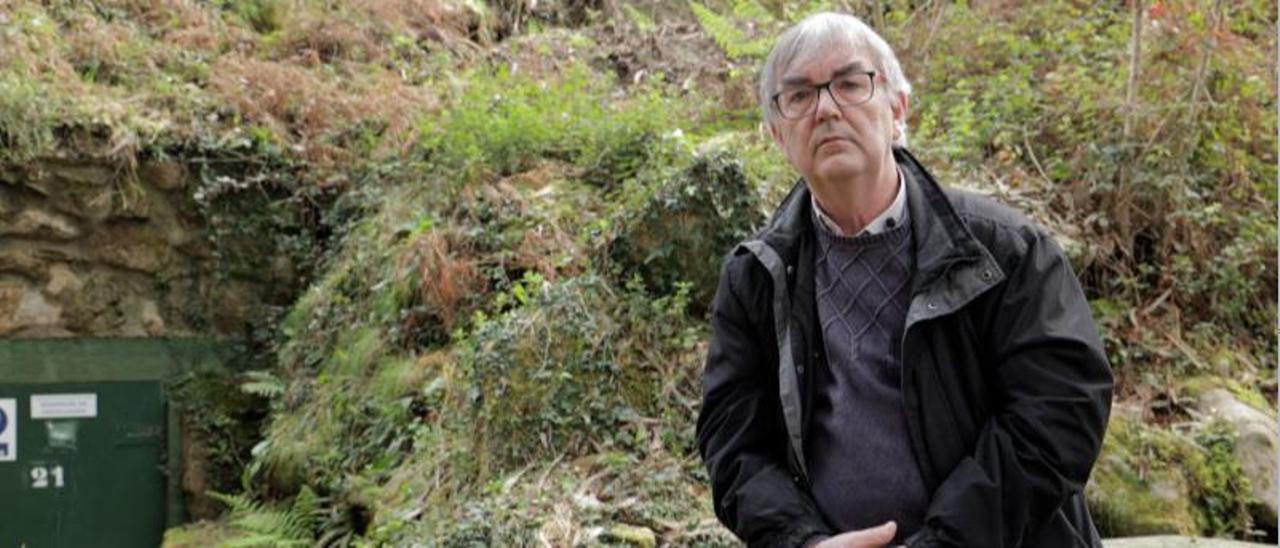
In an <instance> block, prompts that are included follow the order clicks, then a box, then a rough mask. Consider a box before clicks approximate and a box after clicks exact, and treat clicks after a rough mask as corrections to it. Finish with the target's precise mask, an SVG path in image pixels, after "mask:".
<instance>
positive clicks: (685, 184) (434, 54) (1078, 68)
mask: <svg viewBox="0 0 1280 548" xmlns="http://www.w3.org/2000/svg"><path fill="white" fill-rule="evenodd" d="M7 7H8V9H7V10H5V11H3V12H2V13H0V27H2V31H0V40H2V42H0V46H3V47H0V162H4V163H6V164H8V165H15V164H20V163H22V162H26V161H30V160H32V159H35V158H44V157H50V156H57V155H72V156H77V155H78V156H87V157H95V158H107V159H111V160H113V161H116V162H118V163H119V165H120V166H122V169H123V170H124V171H125V172H129V170H130V169H131V166H135V165H136V164H137V162H139V161H141V160H146V159H149V158H157V157H168V158H172V159H176V160H178V161H182V162H185V163H187V164H188V165H190V166H192V168H193V170H194V171H195V172H196V173H198V174H199V175H200V176H201V179H202V180H203V183H202V185H201V187H200V188H198V189H197V190H196V192H195V196H194V198H195V199H196V200H197V201H199V202H200V203H201V204H203V207H204V211H206V214H207V215H208V220H209V226H210V230H211V231H212V233H213V235H214V239H215V240H218V241H232V240H233V238H232V236H233V235H235V234H240V235H243V234H261V235H263V236H264V237H263V238H261V239H260V241H259V243H260V245H261V246H263V247H261V248H253V249H232V248H228V249H226V250H225V252H226V254H227V259H226V260H228V261H238V260H243V261H245V263H244V268H253V267H254V266H253V265H254V264H255V263H254V262H253V258H254V257H261V256H264V255H268V254H276V253H283V254H287V255H288V256H289V257H291V258H292V259H293V260H294V261H295V262H296V264H298V266H299V272H300V275H299V280H300V285H299V286H298V287H297V288H295V289H294V292H295V293H296V295H297V300H296V302H295V304H294V305H293V306H292V307H291V308H290V309H289V310H282V311H279V314H278V315H276V316H272V317H268V318H264V319H262V321H260V322H258V323H257V324H256V327H257V331H256V332H255V333H250V334H248V335H247V336H249V337H250V338H252V339H253V340H255V341H257V343H258V347H257V348H259V350H260V355H259V356H258V358H259V362H258V363H260V364H262V365H263V368H262V370H261V371H258V372H255V373H253V374H252V375H251V376H246V377H244V378H243V379H240V380H241V381H242V382H243V383H244V384H243V388H244V390H245V391H246V392H247V393H249V394H253V395H254V396H256V397H260V398H265V400H266V401H269V404H267V405H268V409H266V411H268V412H269V413H270V414H269V417H268V419H267V420H266V426H265V428H264V431H263V432H262V434H261V438H260V440H257V439H250V440H248V442H249V443H248V444H249V445H251V444H252V442H257V444H256V447H254V449H253V450H252V452H251V454H248V455H245V454H244V451H243V449H242V448H243V446H245V445H246V442H245V440H243V439H239V438H231V437H228V438H226V439H224V440H222V441H220V442H219V443H221V444H222V445H224V446H225V447H227V448H228V449H227V451H228V452H230V453H234V454H233V455H226V456H223V457H221V462H224V463H227V466H228V467H229V468H232V470H229V471H228V473H229V474H230V476H231V477H235V476H239V477H240V478H242V480H241V482H240V483H241V485H240V486H239V489H238V492H237V493H234V494H228V495H217V496H218V497H220V498H219V500H221V501H223V502H224V503H226V504H227V506H228V508H229V509H230V512H229V514H228V515H227V517H226V518H225V519H224V522H223V523H222V524H221V525H220V526H219V527H218V528H217V529H216V531H214V532H212V533H210V532H209V530H208V529H206V528H205V526H199V527H192V528H188V529H183V530H175V531H173V532H171V535H170V541H171V544H172V545H184V543H188V542H189V543H192V544H193V545H198V544H200V543H201V540H200V539H201V538H204V539H206V540H208V539H213V538H216V539H219V540H218V542H224V543H230V544H233V545H245V546H248V545H272V544H306V543H315V542H319V543H321V544H337V545H345V544H357V545H377V544H403V543H407V542H411V541H415V540H416V541H420V542H427V543H429V544H440V545H507V544H517V545H523V544H532V543H536V542H548V543H551V544H555V545H570V544H591V545H594V544H640V545H647V546H651V545H655V544H663V545H720V544H724V545H729V544H733V543H734V541H733V539H732V537H731V536H730V535H729V534H728V533H727V531H725V530H723V529H722V528H721V527H720V526H719V525H718V524H717V523H716V522H715V519H714V516H713V514H712V511H711V507H710V495H709V492H708V487H707V485H706V478H705V472H704V471H703V469H702V467H701V464H700V461H699V459H698V456H697V452H696V448H695V447H694V446H693V421H694V418H695V417H696V414H697V407H698V404H699V396H700V394H699V389H700V388H699V382H700V372H701V360H702V356H703V355H704V352H705V348H706V338H707V336H708V333H707V329H706V318H705V314H706V311H707V310H706V309H707V303H708V301H709V298H710V295H711V292H712V291H714V284H715V279H716V274H717V268H718V262H719V259H720V257H721V255H722V254H723V253H724V252H726V251H728V248H729V246H730V245H731V244H732V242H735V241H737V240H738V239H740V238H741V237H742V236H743V235H745V234H748V233H749V232H750V230H751V229H752V228H753V227H757V226H759V225H760V223H761V222H762V221H763V220H764V218H765V216H766V215H767V214H768V212H770V211H771V209H772V207H773V206H774V205H775V204H776V203H777V202H778V201H779V199H780V198H781V196H782V195H783V194H785V192H786V191H787V189H789V188H790V186H791V184H792V183H793V182H794V177H795V176H794V174H793V173H792V172H791V171H790V169H789V168H788V167H787V166H786V164H785V162H784V160H783V159H782V158H781V157H780V156H779V155H778V153H777V152H776V151H774V150H773V148H772V143H770V142H769V139H768V137H767V135H766V134H765V133H764V132H762V131H761V128H760V126H759V124H760V115H759V109H758V106H757V105H756V103H755V99H754V84H755V77H756V70H757V69H758V67H759V64H760V62H761V60H762V58H763V56H764V55H765V54H767V51H768V48H769V47H770V46H771V40H772V38H773V37H774V36H776V35H777V34H778V33H779V32H780V31H781V30H782V29H784V28H785V27H786V26H787V25H788V24H790V23H791V22H794V21H797V20H799V19H800V18H802V17H803V16H805V15H806V14H809V13H813V12H815V11H819V10H824V9H848V10H851V11H853V12H854V13H856V14H859V15H860V16H862V17H863V18H864V19H865V20H867V21H868V22H869V23H871V24H873V25H874V26H876V27H878V28H879V29H880V30H881V31H882V33H883V34H884V36H885V37H886V38H887V39H888V41H889V42H890V43H891V44H893V45H894V46H895V47H896V49H897V51H898V53H899V56H900V58H901V61H902V64H903V66H904V69H905V70H906V73H907V76H908V78H909V79H910V80H911V81H912V83H913V85H914V90H915V91H914V93H913V96H912V100H911V104H912V114H911V118H910V120H909V123H910V133H909V135H910V142H911V148H912V149H913V150H914V151H915V152H916V153H917V154H918V155H920V156H921V157H922V158H923V159H924V161H925V162H926V164H927V165H929V166H930V167H931V168H932V169H933V170H934V171H935V172H936V173H937V174H938V175H939V177H940V179H942V180H943V181H945V182H947V183H948V184H952V185H956V186H962V187H967V188H971V189H976V190H978V191H981V192H985V193H988V194H992V195H994V196H995V197H996V198H997V199H1000V200H1002V201H1005V202H1007V203H1010V204H1011V205H1014V206H1015V207H1018V208H1020V209H1022V210H1024V211H1026V212H1028V213H1029V214H1030V215H1032V216H1033V217H1034V218H1036V219H1037V220H1038V221H1040V222H1042V223H1043V224H1045V225H1046V226H1047V227H1049V228H1050V229H1051V230H1052V231H1053V232H1054V234H1055V235H1056V236H1057V237H1058V238H1059V240H1060V241H1061V242H1062V243H1063V244H1064V247H1065V248H1066V249H1067V250H1068V252H1069V254H1070V255H1071V258H1072V261H1073V264H1074V266H1075V267H1076V270H1077V273H1078V274H1079V276H1080V278H1081V280H1082V282H1083V284H1084V287H1085V290H1086V293H1087V295H1088V297H1089V298H1090V299H1091V302H1092V304H1093V308H1094V312H1095V314H1096V316H1097V319H1098V322H1099V325H1100V326H1101V327H1102V329H1103V332H1104V336H1105V340H1106V343H1107V351H1108V354H1109V356H1110V358H1111V360H1112V364H1113V367H1114V368H1115V371H1116V373H1117V377H1118V380H1119V386H1118V391H1117V402H1116V407H1117V419H1116V421H1114V422H1113V428H1112V429H1111V431H1110V432H1109V434H1108V440H1107V449H1106V452H1105V454H1104V461H1105V462H1109V463H1110V462H1114V463H1119V464H1117V465H1116V466H1115V467H1110V465H1108V466H1109V467H1108V468H1106V469H1105V470H1100V472H1099V473H1098V474H1096V477H1095V481H1094V483H1093V484H1092V485H1091V486H1090V489H1091V491H1090V494H1091V503H1093V504H1094V505H1095V507H1094V510H1095V513H1096V514H1098V515H1099V516H1100V519H1099V522H1100V524H1102V526H1103V527H1104V528H1105V529H1106V531H1105V532H1106V533H1109V534H1126V533H1137V532H1153V531H1171V532H1180V533H1188V534H1206V535H1219V536H1232V537H1237V538H1250V536H1251V535H1253V534H1254V533H1255V529H1256V528H1257V527H1259V526H1260V524H1258V523H1255V522H1254V521H1253V519H1252V518H1251V517H1250V514H1249V512H1248V508H1249V507H1250V505H1253V504H1255V503H1256V501H1253V500H1251V499H1250V496H1249V495H1248V489H1247V486H1244V485H1241V484H1240V483H1239V482H1238V481H1237V478H1238V477H1239V474H1238V472H1239V463H1237V462H1235V461H1234V457H1233V456H1232V453H1231V451H1230V447H1231V445H1230V444H1231V437H1230V435H1229V433H1224V432H1223V431H1222V425H1220V424H1201V423H1198V422H1196V421H1194V420H1193V417H1192V414H1191V413H1190V411H1189V406H1190V403H1191V401H1192V400H1193V398H1194V393H1195V390H1194V387H1196V386H1202V385H1204V383H1206V382H1207V383H1209V384H1212V385H1224V386H1229V387H1230V388H1231V389H1232V391H1233V392H1234V393H1236V394H1237V395H1238V396H1239V397H1240V398H1241V399H1242V400H1244V401H1247V402H1250V403H1251V404H1253V405H1256V406H1258V407H1260V408H1263V409H1264V410H1265V412H1266V413H1268V414H1270V415H1274V414H1275V405H1276V404H1275V392H1276V380H1275V379H1276V376H1275V364H1276V341H1275V332H1274V326H1275V325H1276V319H1277V318H1276V300H1277V294H1276V286H1277V284H1276V241H1277V234H1276V216H1275V211H1276V209H1275V208H1276V206H1275V204H1276V180H1277V173H1276V133H1277V128H1276V116H1275V112H1276V81H1275V77H1274V67H1275V66H1276V58H1275V55H1276V20H1275V10H1274V6H1273V5H1272V4H1270V3H1268V2H1262V1H1249V2H1233V3H1223V2H1217V3H1214V2H1208V1H1185V2H1158V3H1154V4H1151V5H1149V6H1146V7H1145V10H1144V12H1143V13H1144V23H1143V24H1144V26H1143V34H1142V49H1141V55H1140V56H1138V57H1137V66H1138V68H1139V70H1140V75H1141V77H1140V78H1138V79H1137V87H1136V88H1134V90H1133V91H1134V96H1133V99H1132V100H1129V99H1128V92H1129V85H1128V76H1129V72H1130V63H1131V59H1130V40H1131V31H1132V20H1133V15H1132V11H1131V9H1130V8H1129V7H1128V6H1126V5H1122V4H1115V5H1110V4H1108V5H1106V6H1093V5H1089V4H1087V3H1078V2H1065V1H1053V2H1025V3H1019V2H972V3H967V2H958V3H951V2H928V3H918V2H906V1H900V0H877V1H874V2H853V3H849V2H792V1H774V0H742V1H738V0H717V1H710V2H696V1H694V2H665V1H653V2H635V3H618V4H615V3H604V2H554V1H552V2H539V3H526V2H481V1H468V2H453V3H451V2H427V1H414V0H396V1H387V2H329V1H319V0H289V1H286V0H219V1H216V2H195V1H188V0H115V1H101V2H94V3H80V2H59V1H55V2H24V1H18V2H10V3H9V5H8V6H7ZM245 200H248V201H250V202H252V203H253V204H255V205H254V207H253V209H252V211H254V212H256V213H253V214H245V213H244V211H246V209H244V208H242V207H241V206H238V205H237V204H244V203H246V202H245ZM264 201H265V204H264ZM220 235H221V236H220ZM1206 379H1207V380H1206ZM1227 380H1229V382H1228V381H1227ZM255 401H261V400H255ZM207 406H208V407H209V408H211V409H221V410H223V412H220V413H217V414H216V420H219V421H226V420H230V419H229V418H228V417H234V416H235V413H233V412H231V411H227V408H226V407H225V406H222V405H221V404H219V403H218V402H208V403H207ZM209 426H210V427H215V426H218V425H216V424H211V425H209ZM1108 459H1109V460H1108ZM1153 469H1159V470H1167V474H1169V478H1171V479H1169V481H1173V482H1181V484H1185V485H1187V486H1188V489H1189V493H1191V495H1192V497H1193V499H1194V500H1193V503H1192V504H1190V505H1184V506H1178V507H1176V508H1169V509H1165V510H1167V512H1166V511H1165V510H1160V512H1161V513H1163V514H1164V515H1174V516H1181V519H1173V520H1165V521H1161V520H1157V519H1154V518H1152V517H1151V516H1144V515H1141V514H1142V512H1141V511H1140V510H1141V509H1143V508H1157V507H1159V508H1163V507H1161V506H1159V505H1160V504H1163V503H1160V502H1159V501H1157V502H1152V501H1151V500H1150V499H1149V498H1145V497H1148V496H1149V495H1148V493H1147V490H1148V488H1149V487H1150V485H1152V484H1153V482H1154V481H1155V478H1156V476H1158V475H1159V474H1156V475H1151V474H1148V473H1147V472H1144V471H1145V470H1153ZM1162 473H1166V472H1162ZM1162 477H1163V476H1162ZM1104 495H1105V496H1104ZM1126 497H1127V498H1126ZM206 533H207V534H208V535H210V536H207V537H202V536H201V535H205V534H206ZM228 539H230V540H228Z"/></svg>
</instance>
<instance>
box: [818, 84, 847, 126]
mask: <svg viewBox="0 0 1280 548" xmlns="http://www.w3.org/2000/svg"><path fill="white" fill-rule="evenodd" d="M824 91H825V92H826V93H823V92H824ZM840 114H841V113H840V105H838V104H836V96H835V95H834V94H833V92H832V91H831V86H826V87H823V88H822V89H819V90H818V104H817V106H816V107H815V111H814V116H816V117H817V120H818V121H823V120H826V119H828V118H832V117H835V116H840Z"/></svg>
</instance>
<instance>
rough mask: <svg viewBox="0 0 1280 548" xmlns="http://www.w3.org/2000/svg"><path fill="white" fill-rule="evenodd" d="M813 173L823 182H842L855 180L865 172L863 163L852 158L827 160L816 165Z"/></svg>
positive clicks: (865, 167)
mask: <svg viewBox="0 0 1280 548" xmlns="http://www.w3.org/2000/svg"><path fill="white" fill-rule="evenodd" d="M817 167H818V169H816V170H814V173H815V174H816V175H817V176H818V177H819V178H820V179H823V180H827V181H844V180H849V179H853V178H857V177H858V176H860V175H862V174H863V173H864V172H866V171H867V166H866V163H865V162H862V161H858V160H854V159H852V158H827V159H826V160H825V161H823V162H821V163H819V164H818V166H817Z"/></svg>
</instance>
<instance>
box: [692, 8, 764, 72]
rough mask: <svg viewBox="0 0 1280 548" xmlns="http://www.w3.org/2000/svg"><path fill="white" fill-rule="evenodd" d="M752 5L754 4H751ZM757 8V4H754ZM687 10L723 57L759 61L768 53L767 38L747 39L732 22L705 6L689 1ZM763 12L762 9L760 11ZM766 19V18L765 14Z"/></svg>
mask: <svg viewBox="0 0 1280 548" xmlns="http://www.w3.org/2000/svg"><path fill="white" fill-rule="evenodd" d="M753 3H754V2H753ZM756 6H757V7H759V4H756ZM689 9H691V10H693V15H694V17H697V18H698V24H699V25H702V29H703V30H705V31H706V32H707V34H709V35H711V39H712V40H715V42H716V45H717V46H720V49H721V50H724V53H725V55H728V56H729V58H731V59H759V58H762V57H764V56H765V55H767V54H768V53H769V46H770V41H769V39H768V38H760V39H756V40H752V39H750V38H748V37H747V35H746V33H744V32H743V31H742V29H739V28H738V27H737V26H736V25H735V24H734V22H732V21H730V20H729V19H727V18H725V17H724V16H722V15H720V14H718V13H716V12H714V11H711V10H710V9H707V7H706V6H703V5H702V4H699V3H698V2H694V1H692V0H690V2H689ZM760 11H761V12H764V10H763V9H761V10H760ZM765 13H766V17H767V12H765Z"/></svg>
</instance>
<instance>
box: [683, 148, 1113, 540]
mask: <svg viewBox="0 0 1280 548" xmlns="http://www.w3.org/2000/svg"><path fill="white" fill-rule="evenodd" d="M894 153H895V157H896V158H897V161H898V164H899V166H901V168H902V169H903V170H904V173H905V174H906V175H907V181H908V183H907V207H908V208H909V209H910V222H911V224H912V230H913V238H914V239H915V246H916V272H915V275H914V277H913V278H912V290H911V304H910V307H909V309H908V312H907V319H906V327H905V328H904V330H903V336H902V341H901V344H902V396H903V401H904V406H905V412H906V416H907V425H908V428H909V430H910V437H911V440H912V445H913V447H914V448H915V453H916V458H917V464H918V465H919V466H920V470H921V473H922V474H923V476H924V480H925V484H926V488H927V489H928V490H929V492H931V493H932V496H931V499H930V503H929V508H928V512H927V515H926V517H925V525H924V527H923V529H922V530H921V531H920V532H919V533H918V534H916V535H914V536H912V537H911V538H909V539H908V545H910V546H974V547H983V548H986V547H993V548H994V547H1005V546H1047V547H1057V546H1063V547H1068V546H1070V547H1080V546H1087V547H1096V546H1100V545H1101V543H1100V542H1099V540H1098V534H1097V531H1096V529H1095V528H1094V526H1093V522H1092V520H1091V518H1090V517H1089V513H1088V510H1087V509H1086V508H1085V503H1084V495H1083V490H1084V485H1085V482H1086V481H1087V480H1088V478H1089V471H1090V469H1091V468H1092V466H1093V463H1094V460H1095V459H1096V458H1097V456H1098V451H1099V450H1100V448H1101V446H1102V438H1103V433H1104V430H1105V429H1106V423H1107V416H1108V414H1109V413H1110V407H1111V388H1112V377H1111V371H1110V367H1109V366H1108V364H1107V360H1106V356H1105V354H1104V353H1103V349H1102V343H1101V341H1100V340H1099V338H1098V334H1097V330H1096V328H1095V326H1094V323H1093V319H1092V316H1091V314H1090V311H1089V306H1088V303H1087V302H1086V301H1085V298H1084V294H1083V292H1082V291H1081V289H1080V285H1079V282H1078V281H1077V280H1076V277H1075V275H1074V274H1073V273H1072V271H1071V266H1070V264H1069V263H1068V262H1067V259H1066V258H1065V256H1064V255H1063V253H1062V250H1061V249H1060V248H1059V247H1058V245H1057V244H1056V243H1055V242H1054V240H1053V238H1052V237H1050V236H1049V235H1048V234H1047V233H1046V232H1045V231H1044V230H1042V229H1041V228H1039V227H1037V226H1036V225H1034V224H1033V223H1031V222H1030V221H1029V220H1027V219H1026V218H1024V217H1023V216H1021V215H1019V214H1017V213H1014V212H1013V211H1011V210H1010V209H1008V208H1006V207H1003V206H1001V205H998V204H996V203H994V202H992V201H990V200H988V199H985V198H982V197H979V196H976V195H973V194H970V193H965V192H959V191H954V190H949V189H948V190H943V189H942V188H941V187H940V186H939V185H938V183H937V182H935V181H934V179H933V177H932V175H930V174H929V173H928V172H927V171H925V169H924V168H923V167H922V166H921V165H920V164H919V162H917V161H916V159H915V158H914V157H912V156H911V155H910V153H908V152H907V151H905V150H902V149H898V150H895V151H894ZM810 211H811V205H810V198H809V191H808V189H807V187H806V186H805V184H804V183H803V182H801V183H799V184H797V185H796V188H795V189H794V190H792V192H791V194H790V195H789V196H788V197H787V199H786V201H784V202H783V204H782V205H781V206H780V207H779V209H778V212H777V213H776V214H775V215H774V217H773V219H772V220H771V221H770V222H769V224H768V226H766V227H765V228H764V229H762V230H761V231H760V232H759V233H757V235H756V236H755V237H753V239H751V240H749V241H747V242H744V243H743V244H741V245H739V246H738V248H737V249H735V250H734V252H733V253H731V254H730V255H729V256H728V257H727V258H726V259H725V265H724V270H723V272H722V275H721V279H720V287H719V290H718V291H717V292H716V297H715V301H714V303H713V312H712V328H713V334H712V341H711V348H710V351H709V354H708V357H707V364H706V372H705V377H704V379H703V405H702V410H701V413H700V415H699V417H698V446H699V449H700V451H701V453H702V457H703V460H704V461H705V462H706V464H707V469H708V472H709V475H710V478H711V484H712V493H713V498H714V500H715V512H716V515H717V516H718V517H719V518H720V520H721V521H722V522H723V523H724V524H725V525H726V526H727V527H729V528H730V529H731V530H733V531H734V532H735V533H736V534H737V535H738V536H739V537H741V538H742V539H743V540H745V541H746V542H747V543H748V544H749V545H751V546H784V547H788V548H790V547H793V546H798V545H800V544H802V543H803V542H804V541H805V540H807V539H809V538H811V537H813V536H814V535H818V534H828V535H830V534H835V533H838V531H832V530H831V529H830V527H829V526H828V525H827V524H826V523H825V522H824V521H823V518H822V517H821V515H820V514H819V512H818V510H817V507H816V506H815V504H814V502H813V499H812V498H811V497H810V495H809V490H808V487H807V485H808V477H807V473H806V471H805V466H804V462H805V460H804V456H803V449H804V447H805V444H804V438H805V436H806V435H807V432H808V426H809V416H810V413H809V404H810V402H811V400H812V398H811V397H810V393H809V389H810V388H811V386H812V383H811V382H810V372H811V371H813V367H814V366H821V367H825V356H824V350H823V349H824V346H823V344H822V339H821V330H820V329H819V327H818V317H817V306H816V304H815V301H814V272H813V268H814V260H813V254H814V248H815V237H814V234H813V227H812V214H811V213H810ZM777 287H783V288H785V289H786V290H785V291H776V292H775V291H774V289H775V288H777ZM779 311H783V312H782V313H779Z"/></svg>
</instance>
